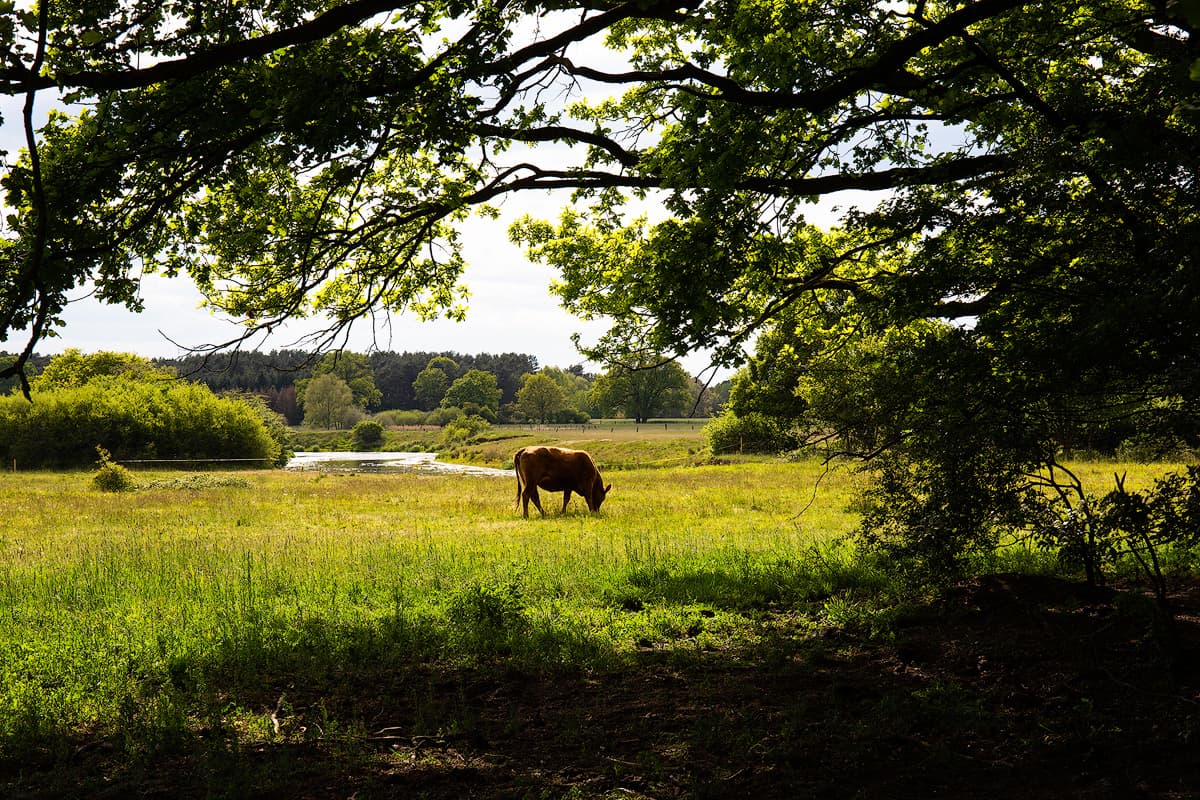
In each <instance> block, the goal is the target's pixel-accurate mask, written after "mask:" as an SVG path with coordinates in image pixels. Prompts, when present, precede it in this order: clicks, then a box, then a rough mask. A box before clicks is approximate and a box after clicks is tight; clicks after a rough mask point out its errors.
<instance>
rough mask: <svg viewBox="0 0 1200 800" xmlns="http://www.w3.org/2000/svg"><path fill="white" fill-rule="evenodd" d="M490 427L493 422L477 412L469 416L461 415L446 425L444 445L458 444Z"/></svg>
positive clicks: (443, 434)
mask: <svg viewBox="0 0 1200 800" xmlns="http://www.w3.org/2000/svg"><path fill="white" fill-rule="evenodd" d="M490 427H491V423H489V422H488V421H487V420H486V419H484V418H483V417H480V416H478V415H475V414H472V415H471V416H469V417H459V418H458V419H456V420H454V421H453V422H451V423H449V424H448V425H446V429H445V431H444V432H443V433H442V446H443V447H452V446H454V445H456V444H462V443H464V442H467V441H469V440H471V439H472V438H474V437H476V436H478V435H479V434H480V433H483V432H484V431H486V430H487V429H488V428H490Z"/></svg>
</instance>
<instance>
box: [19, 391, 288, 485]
mask: <svg viewBox="0 0 1200 800" xmlns="http://www.w3.org/2000/svg"><path fill="white" fill-rule="evenodd" d="M97 445H100V446H102V447H104V448H105V449H106V450H107V451H109V452H111V453H112V456H113V457H114V458H116V459H118V460H122V461H127V460H130V459H182V460H186V459H196V460H203V459H209V458H232V459H247V460H249V461H257V462H260V465H261V462H265V463H267V464H275V463H278V461H279V460H280V458H281V457H282V455H283V454H282V449H283V448H282V446H281V444H280V442H279V441H277V440H276V439H275V438H273V437H272V435H271V433H270V432H269V431H268V430H267V428H266V425H265V424H264V420H263V417H262V415H261V414H260V413H259V411H257V410H256V409H255V408H253V407H252V406H251V405H249V404H248V403H247V402H245V401H244V400H238V399H230V398H219V397H217V396H216V395H214V394H213V393H212V392H211V391H210V390H209V389H208V387H206V386H201V385H199V384H193V383H186V382H182V381H153V382H149V381H139V380H134V379H129V378H123V377H109V376H106V377H101V378H95V379H93V380H91V381H89V382H88V383H87V384H85V385H84V386H79V387H71V388H65V389H59V390H55V391H50V392H39V393H36V394H34V396H33V402H32V403H31V402H29V401H27V400H25V399H24V398H22V397H12V396H10V397H3V398H0V454H3V458H4V463H12V462H14V461H15V462H16V464H17V465H18V466H20V467H24V468H30V469H33V468H41V467H68V466H80V465H84V464H87V463H88V462H90V461H92V460H93V458H94V456H93V454H94V453H95V448H96V446H97Z"/></svg>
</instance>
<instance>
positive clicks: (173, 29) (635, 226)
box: [0, 0, 1200, 380]
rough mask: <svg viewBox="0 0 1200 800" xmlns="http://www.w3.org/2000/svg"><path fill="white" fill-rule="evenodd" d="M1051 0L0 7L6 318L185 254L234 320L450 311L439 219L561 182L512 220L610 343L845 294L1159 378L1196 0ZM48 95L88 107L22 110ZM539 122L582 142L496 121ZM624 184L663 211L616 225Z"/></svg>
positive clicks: (108, 292)
mask: <svg viewBox="0 0 1200 800" xmlns="http://www.w3.org/2000/svg"><path fill="white" fill-rule="evenodd" d="M1077 6H1078V7H1074V8H1073V9H1072V11H1071V12H1070V13H1066V12H1064V10H1063V7H1062V6H1061V4H1058V3H1048V2H1034V1H1033V0H976V2H924V0H922V1H921V2H916V3H913V4H911V5H909V6H907V7H902V6H897V5H895V4H890V3H873V2H862V0H833V1H832V2H823V3H816V2H811V3H809V2H797V3H785V4H779V3H775V2H768V1H767V0H752V1H750V2H738V3H730V2H727V1H726V0H707V1H706V0H674V1H673V2H665V1H664V0H640V1H639V2H594V1H593V0H588V2H583V3H575V2H564V1H562V0H551V1H550V2H526V3H513V2H508V1H507V0H493V1H492V2H484V3H471V4H465V3H458V2H445V1H442V2H429V3H422V4H416V5H414V4H410V3H398V2H386V0H351V1H349V2H337V3H331V2H328V1H327V0H300V1H299V2H291V3H286V4H278V3H267V2H264V1H263V0H247V2H241V3H236V4H224V5H219V6H211V5H207V4H198V5H197V4H190V5H189V4H179V3H162V2H157V1H151V0H131V1H130V2H122V3H117V2H107V3H88V4H82V5H73V4H68V3H41V4H38V5H37V6H36V7H35V8H34V10H32V11H30V10H23V9H16V8H15V7H10V8H9V10H8V11H7V12H4V13H3V14H2V17H0V19H2V21H3V22H4V24H3V25H0V45H3V47H2V48H0V52H4V53H6V56H5V59H4V61H3V63H2V64H0V92H4V93H7V94H10V95H16V96H24V97H25V98H26V101H27V102H26V106H25V109H24V114H23V119H22V120H21V122H22V123H23V125H24V127H25V129H26V131H25V132H26V144H27V152H26V153H25V154H24V155H22V156H21V157H20V158H19V159H17V160H16V161H15V162H14V163H12V164H10V167H9V169H8V171H7V173H6V174H5V176H4V179H3V184H4V187H5V190H6V203H7V205H8V211H9V224H8V229H7V232H6V237H5V239H4V241H3V244H2V249H0V264H2V267H0V290H2V291H0V341H3V340H6V339H7V338H9V337H10V336H14V335H16V334H18V333H23V334H24V335H25V336H26V338H27V341H28V343H29V348H28V349H27V350H26V351H25V352H27V353H31V352H32V346H33V345H34V344H36V342H37V341H39V340H40V339H41V338H42V337H44V336H46V335H47V334H48V333H50V332H51V331H52V330H53V328H54V327H55V326H56V325H57V324H59V322H60V314H61V312H62V310H63V307H64V304H65V302H66V300H67V297H68V293H69V292H71V291H72V290H75V289H77V288H78V287H80V286H82V285H83V284H84V283H86V282H87V281H89V280H90V281H93V282H94V283H95V290H96V293H97V295H98V296H99V297H100V298H101V299H103V300H106V301H110V302H115V303H124V304H126V305H128V306H130V307H133V308H137V307H139V306H140V304H141V302H142V300H141V297H140V295H139V293H138V286H139V279H140V276H141V275H142V274H143V273H144V272H145V271H148V270H158V271H163V272H166V273H167V274H177V273H179V272H181V271H188V272H190V273H191V274H192V275H193V277H194V278H195V279H196V280H197V282H198V283H199V285H200V286H201V288H202V289H203V290H204V291H205V293H206V295H207V297H208V300H209V302H210V303H211V304H212V306H213V307H214V308H216V309H218V310H221V311H224V312H227V313H228V314H230V315H232V316H233V317H235V318H237V319H241V320H244V321H245V323H246V326H247V327H246V331H247V334H248V335H252V334H254V333H256V332H260V331H266V330H269V329H270V328H271V327H273V326H274V325H275V324H277V323H279V322H280V321H282V320H284V319H287V318H291V317H295V316H304V315H308V314H314V313H322V314H327V315H329V317H330V318H331V320H332V323H331V329H330V333H331V334H333V333H335V332H337V331H338V330H340V329H341V327H342V326H344V325H347V324H349V323H351V322H352V321H353V320H355V319H359V318H362V317H363V316H366V315H369V314H371V313H372V312H374V311H378V310H407V311H411V312H414V313H416V314H419V315H425V316H434V315H438V314H448V315H451V316H458V315H460V314H461V313H462V312H463V301H464V290H463V287H462V286H461V285H460V277H461V273H462V267H463V264H462V259H461V256H460V253H459V241H458V233H457V225H458V224H459V223H461V221H462V219H463V217H464V215H465V214H467V213H469V212H470V211H471V210H473V209H480V210H482V209H484V208H485V204H487V203H488V202H489V201H492V200H495V199H498V198H501V197H503V196H504V195H506V194H511V193H513V192H518V191H524V190H528V189H548V188H551V189H552V188H567V189H575V190H579V191H580V192H581V193H582V194H583V197H584V198H590V203H589V204H588V205H587V207H585V208H583V209H582V210H579V211H576V212H572V213H571V214H569V215H568V216H566V217H564V219H563V220H562V221H561V222H560V223H559V224H558V225H556V226H545V225H538V224H535V223H533V222H532V221H531V222H530V223H528V224H527V225H525V226H523V227H522V228H521V229H520V230H518V231H516V232H515V235H516V236H517V238H518V239H519V240H521V241H525V242H528V243H530V244H531V245H532V246H533V249H534V253H535V255H538V256H539V257H542V258H545V259H546V260H548V261H551V262H552V263H555V264H558V265H559V266H560V267H561V268H562V269H563V282H562V284H561V286H560V292H561V293H562V296H563V299H564V302H565V303H566V304H567V305H568V307H571V308H573V309H575V310H578V311H580V312H581V313H585V314H589V313H609V314H615V315H616V318H617V320H618V325H617V327H616V329H615V330H614V335H613V336H612V337H610V338H608V339H607V340H605V341H604V342H602V343H601V346H602V348H606V349H607V350H609V351H610V352H611V351H613V350H620V349H622V348H624V349H628V347H629V346H630V345H628V344H626V343H633V346H634V347H639V348H640V347H644V348H646V351H651V350H653V351H663V350H666V351H669V352H681V351H684V350H687V349H690V348H694V347H698V346H718V347H720V346H722V345H732V346H733V347H732V348H731V349H725V350H723V351H722V353H723V355H724V356H725V357H727V358H729V359H736V358H737V357H738V356H737V345H740V344H741V342H742V341H743V340H744V339H745V337H746V336H747V335H749V333H750V332H751V331H753V330H754V329H755V328H756V327H758V326H759V325H761V324H762V323H763V322H764V321H767V320H770V319H771V318H772V317H773V316H774V315H775V314H776V313H777V312H778V310H779V309H780V308H781V307H784V306H788V305H792V304H795V303H800V302H805V301H810V300H811V299H812V298H813V297H814V296H816V294H817V293H819V292H820V291H822V290H840V291H848V292H852V293H853V294H854V295H855V297H856V298H858V299H860V300H862V301H864V302H866V301H870V303H871V307H872V308H874V309H878V315H879V316H881V317H884V318H895V317H900V318H910V317H915V316H924V317H955V318H963V317H965V316H967V315H970V316H971V317H973V318H977V319H978V320H979V325H980V330H981V331H982V332H985V333H986V332H988V331H993V330H1001V329H1004V330H1011V329H1012V328H1013V326H1016V327H1018V328H1019V329H1020V330H1023V331H1026V330H1027V331H1028V332H1029V334H1030V335H1029V336H1022V337H1019V338H1016V337H1014V338H1013V341H1012V343H1011V344H1008V345H1004V346H1007V347H1012V348H1033V350H1032V352H1019V353H1018V352H1014V353H1013V354H1012V355H1013V357H1014V358H1023V357H1027V356H1030V355H1032V356H1036V357H1038V358H1044V359H1046V360H1048V361H1050V362H1051V365H1052V366H1057V367H1060V368H1063V369H1067V370H1077V369H1078V368H1079V367H1078V365H1080V364H1081V363H1087V362H1086V360H1080V359H1078V358H1076V356H1078V355H1085V356H1086V355H1089V353H1088V352H1087V351H1088V349H1089V348H1100V349H1101V350H1102V351H1103V352H1105V353H1112V352H1114V349H1113V348H1112V347H1109V346H1108V345H1109V344H1119V345H1120V348H1119V349H1118V350H1115V352H1119V353H1123V354H1124V355H1123V357H1124V358H1125V363H1123V364H1122V366H1127V367H1129V368H1132V369H1134V370H1136V371H1137V372H1140V373H1143V374H1144V373H1145V372H1146V371H1147V370H1148V369H1159V370H1160V371H1163V372H1168V373H1170V376H1167V375H1165V374H1164V375H1163V376H1162V377H1163V379H1164V380H1179V379H1182V374H1181V373H1184V372H1186V371H1188V370H1190V369H1191V367H1192V366H1193V365H1192V364H1191V363H1190V362H1191V360H1192V359H1190V358H1186V359H1184V363H1181V362H1180V360H1179V359H1177V358H1176V357H1175V356H1176V355H1178V354H1181V353H1188V352H1190V351H1191V350H1193V349H1194V348H1195V344H1196V343H1195V341H1194V337H1195V335H1196V334H1195V333H1194V332H1193V330H1194V326H1192V325H1190V324H1185V323H1184V320H1190V319H1193V318H1194V317H1195V315H1194V312H1195V311H1196V309H1195V308H1194V303H1195V302H1196V300H1195V298H1196V296H1197V293H1196V292H1195V291H1194V286H1193V283H1194V280H1195V278H1194V272H1195V271H1194V270H1191V269H1178V267H1180V266H1181V265H1185V266H1186V265H1187V264H1190V261H1191V259H1192V257H1193V256H1192V254H1193V253H1194V252H1195V248H1194V247H1192V246H1191V245H1192V243H1193V242H1192V233H1191V232H1192V231H1193V230H1194V229H1195V227H1196V226H1195V220H1194V208H1195V203H1194V199H1195V197H1194V194H1195V191H1196V187H1195V181H1194V179H1193V178H1192V177H1191V176H1194V175H1195V174H1196V170H1195V166H1196V165H1195V150H1196V146H1195V144H1194V143H1195V141H1196V136H1195V133H1196V130H1195V122H1196V115H1197V113H1198V112H1197V108H1200V105H1198V104H1197V103H1195V102H1193V100H1194V99H1195V95H1196V84H1195V83H1193V82H1192V81H1191V80H1190V78H1189V67H1190V66H1191V64H1192V63H1193V62H1194V61H1195V59H1196V56H1197V54H1198V50H1197V43H1196V41H1195V37H1194V36H1193V35H1192V25H1191V22H1190V20H1189V19H1188V18H1187V17H1185V16H1183V12H1184V11H1185V10H1186V9H1187V8H1189V6H1188V5H1187V4H1174V3H1167V2H1156V1H1151V2H1134V1H1132V0H1122V1H1121V2H1103V3H1083V4H1077ZM600 40H602V41H603V42H604V43H605V45H606V47H607V49H603V48H599V47H594V46H592V45H593V44H594V43H595V42H597V41H600ZM585 44H586V45H588V46H587V47H583V46H581V45H585ZM584 90H587V92H588V94H589V95H590V96H594V97H597V98H600V99H597V100H594V101H593V102H590V103H589V102H586V101H585V100H584ZM40 93H50V94H51V95H56V96H59V97H61V98H62V99H64V100H65V101H67V102H69V103H72V104H73V105H72V106H70V108H72V109H75V108H80V109H82V111H81V112H80V113H77V114H73V113H64V112H59V111H56V112H54V113H52V115H51V118H50V120H49V121H48V122H47V123H46V124H45V125H44V126H42V127H41V128H40V129H39V128H37V127H36V124H37V121H36V119H35V117H34V115H33V111H34V100H35V98H36V96H37V95H38V94H40ZM564 97H565V100H564V99H563V98H564ZM543 142H565V143H568V144H572V145H579V147H578V148H577V149H575V150H572V152H574V153H576V154H577V156H576V157H575V158H574V159H568V161H567V162H566V163H563V162H562V161H561V159H560V158H559V156H558V155H557V153H560V152H561V148H558V149H557V150H554V151H551V150H533V151H532V152H530V151H528V150H527V148H525V147H522V146H520V145H536V144H538V143H543ZM552 153H554V154H552ZM853 189H858V190H867V191H883V190H886V191H887V192H888V195H887V199H886V200H884V202H883V203H882V204H880V205H878V207H877V208H875V209H874V210H873V211H872V213H848V214H847V215H846V219H845V224H846V232H844V233H840V234H837V235H827V234H826V233H824V232H819V231H816V230H814V229H813V228H811V227H810V226H809V225H808V224H807V223H806V222H805V216H804V212H805V210H806V205H807V203H809V202H810V201H812V200H813V199H814V198H817V197H820V196H823V195H830V194H834V193H837V192H840V191H842V190H853ZM645 192H657V194H658V196H659V197H660V198H661V199H662V200H663V201H664V202H665V204H666V207H667V209H668V210H669V212H670V214H671V218H670V219H668V220H665V221H663V222H659V223H657V224H650V223H649V222H647V221H632V222H630V221H628V220H626V219H625V218H624V216H623V215H622V213H621V209H622V207H623V203H624V201H626V200H627V199H629V197H630V195H631V193H632V195H640V194H642V193H645ZM1132 275H1137V276H1139V279H1138V280H1137V281H1136V282H1134V281H1131V280H1130V278H1131V276H1132ZM1131 283H1135V284H1136V286H1134V287H1132V288H1133V290H1134V291H1133V292H1130V291H1127V290H1128V289H1130V288H1131V286H1130V284H1131ZM1115 287H1120V289H1119V291H1117V290H1115ZM1131 294H1132V296H1131ZM1118 298H1119V301H1120V305H1119V307H1117V308H1114V307H1113V306H1114V304H1116V303H1117V300H1118ZM1150 310H1153V311H1155V312H1156V313H1155V314H1154V315H1153V316H1156V317H1158V319H1161V320H1164V322H1163V323H1162V324H1155V325H1151V324H1150V323H1149V322H1148V321H1147V320H1148V319H1149V318H1150V316H1151V315H1148V314H1146V313H1144V312H1146V311H1150ZM1051 326H1053V327H1054V329H1055V331H1056V334H1055V335H1054V336H1049V335H1048V333H1049V332H1048V330H1046V329H1048V328H1049V327H1051ZM1102 342H1103V344H1102ZM1080 350H1083V351H1084V352H1082V353H1080V352H1078V351H1080ZM1090 355H1091V356H1092V357H1093V358H1092V360H1094V356H1095V353H1094V352H1093V353H1090ZM21 366H23V364H22V363H19V364H17V365H15V366H10V367H7V368H6V369H20V367H21Z"/></svg>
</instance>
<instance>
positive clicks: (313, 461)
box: [287, 452, 513, 478]
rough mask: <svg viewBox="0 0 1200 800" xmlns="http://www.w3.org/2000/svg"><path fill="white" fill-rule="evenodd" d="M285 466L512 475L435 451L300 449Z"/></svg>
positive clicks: (361, 470)
mask: <svg viewBox="0 0 1200 800" xmlns="http://www.w3.org/2000/svg"><path fill="white" fill-rule="evenodd" d="M287 468H288V469H291V470H308V471H315V472H416V473H419V474H422V475H491V476H494V477H502V478H511V477H513V471H512V470H511V469H494V468H492V467H478V466H474V465H471V464H450V463H447V462H445V461H438V460H437V453H312V452H300V453H296V454H295V455H293V456H292V458H291V460H290V461H288V465H287Z"/></svg>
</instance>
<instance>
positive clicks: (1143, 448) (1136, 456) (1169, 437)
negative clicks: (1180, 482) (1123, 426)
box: [1116, 433, 1195, 464]
mask: <svg viewBox="0 0 1200 800" xmlns="http://www.w3.org/2000/svg"><path fill="white" fill-rule="evenodd" d="M1116 456H1117V460H1118V461H1132V462H1137V463H1141V464H1149V463H1153V462H1155V461H1187V460H1189V459H1191V458H1193V457H1194V456H1195V451H1193V450H1192V449H1191V448H1190V447H1188V445H1187V442H1185V441H1184V440H1183V437H1181V436H1178V435H1176V434H1171V433H1138V434H1134V435H1133V436H1130V437H1129V438H1128V439H1126V440H1125V441H1123V442H1121V444H1120V445H1118V446H1117V452H1116Z"/></svg>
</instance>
